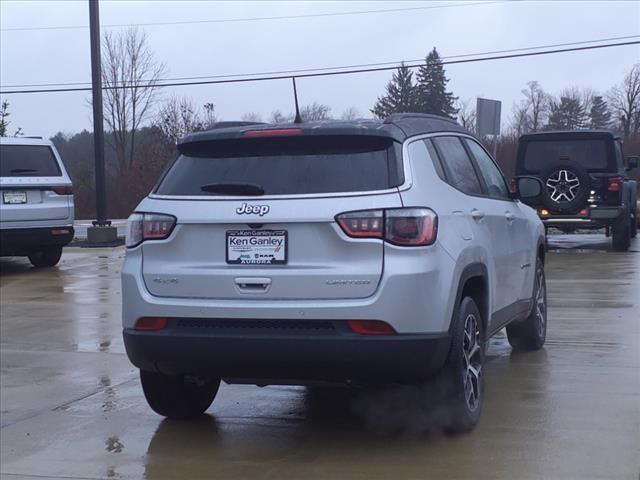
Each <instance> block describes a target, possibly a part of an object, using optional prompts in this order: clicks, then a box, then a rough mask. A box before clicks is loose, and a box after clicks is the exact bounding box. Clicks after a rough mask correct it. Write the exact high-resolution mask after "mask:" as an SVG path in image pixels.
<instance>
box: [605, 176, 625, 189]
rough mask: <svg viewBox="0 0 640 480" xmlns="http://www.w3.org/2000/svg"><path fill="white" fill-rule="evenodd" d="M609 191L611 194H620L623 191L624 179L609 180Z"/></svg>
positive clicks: (613, 178) (614, 178)
mask: <svg viewBox="0 0 640 480" xmlns="http://www.w3.org/2000/svg"><path fill="white" fill-rule="evenodd" d="M607 190H609V191H610V192H619V191H620V190H622V178H621V177H612V178H609V179H608V180H607Z"/></svg>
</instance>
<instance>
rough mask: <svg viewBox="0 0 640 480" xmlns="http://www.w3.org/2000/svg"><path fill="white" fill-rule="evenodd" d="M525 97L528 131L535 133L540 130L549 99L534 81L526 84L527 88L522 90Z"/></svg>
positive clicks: (547, 111) (546, 113) (547, 109)
mask: <svg viewBox="0 0 640 480" xmlns="http://www.w3.org/2000/svg"><path fill="white" fill-rule="evenodd" d="M522 94H523V95H524V96H525V99H526V100H525V101H526V108H527V112H528V116H529V124H530V125H529V129H530V130H531V131H532V132H537V131H538V130H541V129H542V126H543V124H544V121H545V119H546V116H547V115H548V113H549V99H548V95H547V94H546V93H545V92H544V90H543V89H542V87H541V86H540V84H539V83H538V82H537V81H536V80H532V81H531V82H528V83H527V88H525V89H523V90H522Z"/></svg>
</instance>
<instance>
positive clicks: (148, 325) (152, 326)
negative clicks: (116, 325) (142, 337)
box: [135, 317, 167, 331]
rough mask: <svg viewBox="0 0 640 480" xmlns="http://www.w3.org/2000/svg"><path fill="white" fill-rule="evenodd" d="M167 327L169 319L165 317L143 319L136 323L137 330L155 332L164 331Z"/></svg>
mask: <svg viewBox="0 0 640 480" xmlns="http://www.w3.org/2000/svg"><path fill="white" fill-rule="evenodd" d="M166 326H167V319H166V318H165V317H142V318H139V319H138V321H137V322H136V326H135V329H136V330H144V331H154V330H162V329H163V328H164V327H166Z"/></svg>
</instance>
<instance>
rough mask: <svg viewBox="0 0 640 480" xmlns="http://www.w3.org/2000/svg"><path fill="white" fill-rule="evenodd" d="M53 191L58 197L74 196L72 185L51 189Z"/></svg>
mask: <svg viewBox="0 0 640 480" xmlns="http://www.w3.org/2000/svg"><path fill="white" fill-rule="evenodd" d="M51 190H53V191H54V192H55V193H57V194H58V195H73V187H72V186H71V185H65V186H59V187H51Z"/></svg>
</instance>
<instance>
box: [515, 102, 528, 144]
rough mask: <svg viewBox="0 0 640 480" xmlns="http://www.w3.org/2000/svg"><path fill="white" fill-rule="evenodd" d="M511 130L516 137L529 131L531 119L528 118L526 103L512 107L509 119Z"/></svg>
mask: <svg viewBox="0 0 640 480" xmlns="http://www.w3.org/2000/svg"><path fill="white" fill-rule="evenodd" d="M511 130H512V132H513V134H514V135H515V136H516V137H519V136H520V135H524V134H525V133H528V132H530V131H531V118H530V117H529V106H528V104H527V102H526V101H522V102H520V104H519V105H518V104H514V105H513V113H512V119H511Z"/></svg>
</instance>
